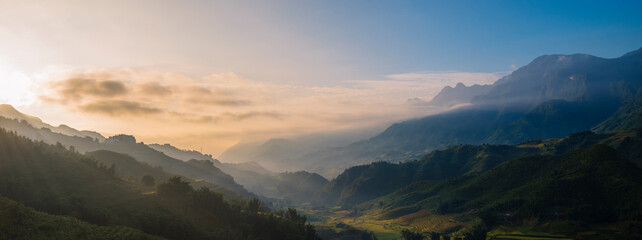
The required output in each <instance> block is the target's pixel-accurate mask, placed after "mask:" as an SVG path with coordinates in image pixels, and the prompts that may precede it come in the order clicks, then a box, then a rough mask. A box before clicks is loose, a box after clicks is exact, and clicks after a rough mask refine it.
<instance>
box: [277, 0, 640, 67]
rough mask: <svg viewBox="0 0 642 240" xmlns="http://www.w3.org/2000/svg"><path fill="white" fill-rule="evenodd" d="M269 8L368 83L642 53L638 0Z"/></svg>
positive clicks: (349, 3) (322, 4)
mask: <svg viewBox="0 0 642 240" xmlns="http://www.w3.org/2000/svg"><path fill="white" fill-rule="evenodd" d="M295 2H298V1H295ZM274 8H275V11H276V12H277V14H279V15H281V16H282V18H281V19H280V20H281V22H280V23H281V24H284V25H287V26H288V27H289V28H290V29H291V31H292V32H296V33H298V34H300V35H303V36H308V37H309V39H306V40H307V41H311V42H312V43H311V44H314V45H316V46H319V47H322V48H332V49H338V51H339V52H343V53H346V54H345V59H341V62H343V63H345V64H350V63H352V64H356V65H358V66H359V67H358V68H359V70H360V71H363V72H364V73H365V74H366V75H370V76H371V77H375V76H376V75H385V74H389V73H393V72H412V71H425V70H431V71H444V70H460V71H473V72H494V71H506V70H509V65H511V64H516V65H517V66H523V65H525V64H527V63H528V62H530V61H531V60H532V59H534V58H535V57H537V56H539V55H542V54H553V53H561V54H572V53H589V54H593V55H597V56H601V57H617V56H620V55H622V54H624V53H626V52H628V51H632V50H635V49H637V48H639V47H642V14H640V9H642V2H640V1H621V2H617V1H339V2H336V1H334V2H332V1H330V2H329V1H317V2H315V3H307V4H300V2H299V4H293V5H288V4H284V5H279V6H276V7H274Z"/></svg>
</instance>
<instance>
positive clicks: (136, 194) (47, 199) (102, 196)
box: [0, 129, 316, 239]
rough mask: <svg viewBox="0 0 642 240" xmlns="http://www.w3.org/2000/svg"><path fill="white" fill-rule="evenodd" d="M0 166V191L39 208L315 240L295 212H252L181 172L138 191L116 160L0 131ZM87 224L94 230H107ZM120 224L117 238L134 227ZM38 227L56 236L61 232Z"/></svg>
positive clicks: (231, 235)
mask: <svg viewBox="0 0 642 240" xmlns="http://www.w3.org/2000/svg"><path fill="white" fill-rule="evenodd" d="M0 166H2V168H0V195H2V196H4V197H7V198H10V199H12V200H14V201H18V202H21V203H23V204H25V205H26V206H27V207H30V208H34V209H36V210H38V211H42V212H46V213H48V214H54V215H65V216H68V217H65V219H72V220H73V219H79V220H82V221H86V222H88V223H91V224H95V225H101V226H127V227H130V228H132V229H139V230H141V231H143V232H145V233H147V234H151V235H155V236H160V237H165V238H168V239H316V233H315V230H314V228H313V227H311V226H310V225H308V224H306V218H305V217H303V216H300V215H298V214H297V213H296V210H293V209H292V211H288V213H287V214H276V213H274V214H273V213H270V212H267V211H266V212H261V211H258V212H257V211H255V210H256V209H252V210H250V209H248V208H247V207H245V206H246V205H245V204H244V203H243V204H238V203H235V202H227V201H225V200H223V197H222V195H221V194H220V193H216V192H213V191H211V190H210V189H208V188H199V189H198V190H194V189H193V188H192V186H191V184H190V183H189V182H187V181H184V180H183V179H182V178H181V177H171V178H169V179H168V180H167V181H165V182H162V183H160V184H158V188H157V193H156V194H143V193H141V192H140V190H139V189H140V185H136V184H134V183H131V182H128V181H124V180H122V179H120V178H117V177H116V176H114V174H115V172H114V167H112V166H113V165H110V166H106V165H105V164H102V163H101V162H98V161H97V160H95V159H93V158H90V157H87V156H84V155H82V154H80V153H78V152H75V151H70V150H67V149H65V148H64V146H62V145H61V144H58V145H48V144H45V143H43V142H33V141H31V140H29V139H27V138H24V137H21V136H18V135H16V134H14V133H9V132H6V131H5V130H2V129H0ZM21 211H22V210H21ZM10 218H11V219H13V218H12V217H10ZM12 221H13V220H12ZM3 222H4V221H3ZM2 226H4V225H2ZM43 226H47V225H43ZM24 227H25V228H27V227H29V225H24ZM7 229H8V230H7V231H6V232H4V231H3V233H2V234H5V235H7V236H15V235H21V232H19V231H23V230H24V229H23V228H7ZM70 229H72V227H70ZM85 229H89V230H83V231H90V232H91V231H94V230H95V231H96V232H95V233H96V234H102V232H100V231H103V232H104V231H112V229H111V228H110V229H106V230H105V229H103V228H95V229H94V228H89V227H87V228H85ZM122 229H125V230H113V231H116V232H115V233H114V236H120V235H118V234H121V232H122V235H123V236H129V235H127V234H130V235H131V236H134V234H135V233H136V230H127V229H128V228H122ZM41 231H43V232H42V233H43V234H49V233H52V234H54V233H56V232H58V231H60V230H59V229H56V228H51V229H47V228H42V229H41ZM69 233H70V234H72V233H73V232H69ZM106 235H107V236H109V235H108V234H106ZM142 236H146V235H142ZM89 237H91V236H89Z"/></svg>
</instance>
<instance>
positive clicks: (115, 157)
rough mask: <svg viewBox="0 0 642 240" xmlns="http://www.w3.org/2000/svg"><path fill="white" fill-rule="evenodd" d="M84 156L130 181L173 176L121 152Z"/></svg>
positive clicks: (226, 193)
mask: <svg viewBox="0 0 642 240" xmlns="http://www.w3.org/2000/svg"><path fill="white" fill-rule="evenodd" d="M85 156H88V157H91V158H93V159H95V160H96V161H98V162H99V163H101V164H104V165H105V166H111V165H114V170H115V172H114V175H115V176H116V177H119V178H121V179H125V180H127V181H130V182H136V183H138V184H142V182H141V179H142V177H143V176H145V175H150V176H152V177H153V178H154V181H155V182H156V183H160V182H164V181H167V180H168V179H169V178H171V177H173V176H174V175H172V174H170V173H167V172H165V171H164V170H163V169H162V168H161V167H152V166H150V165H149V164H147V163H142V162H139V161H137V160H136V159H135V158H133V157H131V156H129V155H126V154H122V153H117V152H111V151H107V150H98V151H93V152H87V153H85ZM183 178H184V180H186V181H189V182H190V183H191V184H192V185H193V186H194V187H197V188H198V187H207V188H209V189H211V190H213V191H215V192H218V193H221V194H223V196H224V197H225V199H229V200H241V199H242V197H241V196H240V195H238V194H237V193H236V192H234V191H232V190H229V189H227V188H225V187H222V186H220V185H216V184H212V183H209V182H205V181H195V180H193V179H189V178H185V177H183ZM152 187H153V186H152Z"/></svg>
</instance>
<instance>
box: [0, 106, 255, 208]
mask: <svg viewBox="0 0 642 240" xmlns="http://www.w3.org/2000/svg"><path fill="white" fill-rule="evenodd" d="M0 127H2V128H5V129H7V130H11V131H15V132H17V133H18V134H20V135H23V136H26V137H28V138H30V139H33V140H38V141H44V142H46V143H49V144H56V143H61V144H62V145H64V146H73V147H74V149H75V150H77V151H79V152H91V151H97V150H109V151H112V152H118V153H123V154H127V155H130V156H132V157H134V158H135V159H136V160H138V161H140V162H143V163H147V164H149V165H151V166H154V167H162V168H163V170H164V171H166V172H168V173H171V174H177V175H181V176H185V177H188V178H191V179H196V180H204V181H207V182H210V183H213V184H217V185H220V186H223V187H225V188H228V189H230V190H232V191H235V192H236V193H237V194H239V195H241V196H243V197H246V198H251V197H253V195H252V194H250V193H249V192H247V190H245V189H244V188H243V187H242V186H241V185H239V184H237V183H236V182H234V181H233V179H231V177H230V176H229V175H227V174H225V173H223V172H221V171H210V170H205V169H200V168H198V167H195V166H192V165H190V164H187V163H185V162H183V161H181V160H178V159H174V158H171V157H169V156H167V155H165V154H163V153H161V152H159V151H156V150H154V149H152V148H150V147H148V146H147V145H145V144H144V143H136V142H129V141H111V142H101V141H97V140H96V139H93V138H90V137H77V136H68V135H64V134H60V133H55V132H52V131H50V130H49V129H47V128H42V129H37V128H34V127H33V126H31V125H30V124H29V123H27V122H25V121H18V120H13V119H7V118H3V117H0Z"/></svg>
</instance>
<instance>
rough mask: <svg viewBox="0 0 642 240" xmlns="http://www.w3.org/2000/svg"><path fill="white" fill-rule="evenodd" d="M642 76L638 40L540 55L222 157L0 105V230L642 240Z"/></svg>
mask: <svg viewBox="0 0 642 240" xmlns="http://www.w3.org/2000/svg"><path fill="white" fill-rule="evenodd" d="M641 85H642V49H640V50H636V51H633V52H630V53H628V54H626V55H624V56H621V57H619V58H613V59H604V58H599V57H594V56H590V55H585V54H576V55H545V56H541V57H538V58H536V59H535V60H533V61H532V62H531V63H530V64H528V65H526V66H524V67H521V68H519V69H517V70H515V71H514V72H512V73H511V74H509V75H507V76H505V77H503V78H501V79H499V80H497V81H496V82H494V83H493V84H490V85H483V86H480V85H474V86H465V85H463V84H458V85H457V86H456V87H454V88H452V87H445V88H444V89H443V90H442V91H441V92H440V93H439V94H438V95H437V96H436V97H434V99H433V100H432V101H430V102H425V103H423V104H428V105H435V106H445V107H452V106H455V105H458V104H462V103H467V105H465V106H463V107H456V108H451V109H450V110H446V111H443V112H441V113H438V114H433V115H429V116H425V117H421V118H414V119H409V120H406V121H401V122H397V123H394V124H392V125H391V126H389V127H387V128H386V129H385V130H383V131H381V132H379V133H377V134H376V135H374V136H371V137H368V138H364V139H361V140H349V139H350V138H349V137H347V136H354V134H351V133H349V132H346V133H333V134H325V135H318V134H317V135H314V134H312V135H307V136H301V137H298V138H292V139H285V138H279V139H271V140H268V141H266V142H259V143H239V144H237V145H235V146H233V147H231V148H229V149H228V150H227V151H225V152H224V153H222V154H221V156H220V157H219V158H215V157H214V156H212V155H209V154H204V153H202V152H200V151H196V150H185V149H181V148H178V147H175V146H173V145H171V144H166V143H164V144H145V143H143V142H139V141H137V140H136V138H135V136H132V135H127V134H120V135H115V136H111V137H104V136H103V135H101V134H100V133H98V132H96V131H80V130H76V129H74V128H71V127H69V126H66V125H60V126H57V127H56V126H52V125H50V124H47V123H46V122H44V121H43V120H41V119H40V118H37V117H34V116H30V115H27V114H24V113H22V112H20V111H18V110H16V109H15V108H14V107H13V106H11V105H8V104H4V105H0V127H1V128H2V129H1V130H0V157H1V158H0V195H1V197H0V204H1V205H2V207H1V208H0V238H2V239H579V238H581V239H639V238H642V168H641V167H642V128H641V127H642V114H641V113H642V105H641V101H642V88H641ZM279 170H281V171H279Z"/></svg>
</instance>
